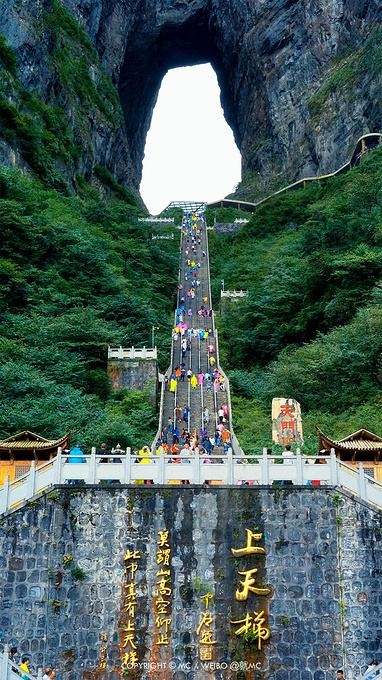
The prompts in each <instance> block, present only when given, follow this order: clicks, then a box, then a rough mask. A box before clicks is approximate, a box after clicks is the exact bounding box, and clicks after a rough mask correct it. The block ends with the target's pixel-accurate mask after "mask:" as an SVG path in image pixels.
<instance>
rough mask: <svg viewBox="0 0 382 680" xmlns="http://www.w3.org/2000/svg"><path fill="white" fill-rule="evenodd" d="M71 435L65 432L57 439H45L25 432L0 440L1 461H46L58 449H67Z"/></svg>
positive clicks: (27, 431)
mask: <svg viewBox="0 0 382 680" xmlns="http://www.w3.org/2000/svg"><path fill="white" fill-rule="evenodd" d="M70 437H71V433H70V432H67V433H66V434H65V435H63V436H62V437H60V438H59V439H46V438H45V437H41V436H40V435H38V434H35V433H34V432H30V431H29V430H25V431H24V432H19V433H17V434H15V435H12V436H11V437H8V438H7V439H2V440H0V454H1V458H2V460H4V459H10V458H15V457H17V458H19V459H21V458H22V457H24V458H26V459H27V458H29V457H33V458H36V457H37V458H42V459H48V458H49V456H50V455H52V454H55V453H57V449H58V448H62V449H65V448H68V446H69V443H70Z"/></svg>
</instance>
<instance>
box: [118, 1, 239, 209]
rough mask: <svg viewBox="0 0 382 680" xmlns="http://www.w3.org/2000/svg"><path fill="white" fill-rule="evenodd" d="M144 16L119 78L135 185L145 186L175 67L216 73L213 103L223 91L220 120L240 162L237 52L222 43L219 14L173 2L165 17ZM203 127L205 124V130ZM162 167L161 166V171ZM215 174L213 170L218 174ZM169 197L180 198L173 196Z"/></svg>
mask: <svg viewBox="0 0 382 680" xmlns="http://www.w3.org/2000/svg"><path fill="white" fill-rule="evenodd" d="M144 19H145V20H144V21H143V20H142V16H141V15H137V16H136V19H135V21H134V23H133V24H132V25H131V26H130V27H129V40H128V43H127V46H126V50H125V54H124V58H123V63H122V66H121V69H120V72H119V82H118V89H119V95H120V101H121V106H122V109H123V112H124V118H125V130H126V134H127V139H128V144H129V149H130V154H131V161H132V172H133V177H132V180H133V182H134V184H136V186H137V188H138V187H140V184H141V179H142V168H143V158H144V153H145V146H146V141H147V134H148V131H149V129H150V125H151V121H152V118H153V112H154V109H155V107H156V103H157V100H158V95H159V93H160V90H161V86H162V82H163V80H164V79H165V77H166V76H167V74H168V76H169V77H171V75H172V72H173V71H174V70H178V69H182V68H187V69H190V70H191V71H193V70H194V68H197V67H198V68H200V67H202V66H203V67H204V68H207V69H208V68H209V69H210V71H211V72H212V73H214V74H215V75H214V78H215V80H216V82H217V83H218V86H217V93H218V94H216V98H215V101H216V99H217V100H219V95H220V101H221V107H220V109H219V113H218V114H216V124H218V122H223V121H224V120H225V121H226V123H225V124H226V126H227V135H231V139H232V135H233V138H234V140H235V142H233V144H236V150H237V157H238V159H239V161H238V162H239V163H240V165H241V158H240V155H239V154H240V152H239V149H241V148H242V126H241V125H240V124H239V120H238V115H239V106H238V91H237V83H236V80H235V73H236V70H237V60H238V56H237V51H236V50H232V51H230V50H227V49H226V46H225V47H223V45H224V41H223V39H222V30H223V27H222V26H220V25H218V22H217V17H216V16H213V15H211V13H210V11H209V10H208V7H207V5H205V3H204V2H203V3H202V2H196V3H194V2H193V3H191V4H189V5H188V4H187V6H185V4H184V3H183V2H182V3H178V4H175V5H174V6H171V8H170V9H168V11H166V12H163V14H162V15H158V14H155V16H154V14H151V10H150V12H149V11H148V13H147V14H146V15H145V17H144ZM235 83H236V84H235ZM215 91H216V90H215ZM211 94H212V88H211ZM223 112H224V113H223ZM219 114H220V115H219ZM204 128H205V126H204V125H203V124H202V125H201V131H202V129H204ZM229 129H230V130H231V133H230V132H229ZM188 136H189V135H187V137H188ZM147 152H148V148H147V150H146V153H147ZM195 152H197V153H199V155H200V154H201V152H202V149H200V146H199V145H198V144H197V142H196V143H195ZM222 165H223V162H220V168H221V166H222ZM163 169H164V167H163V164H162V170H161V174H163ZM178 171H179V169H178ZM217 172H218V171H215V172H211V174H213V175H216V174H217ZM240 174H241V173H240V171H239V172H238V176H237V180H236V181H235V182H233V183H232V186H229V187H228V188H227V189H225V187H223V186H222V189H221V191H218V192H217V194H218V195H217V196H216V195H214V197H213V198H211V199H210V200H214V199H216V198H220V197H222V195H223V194H225V193H230V192H231V191H232V190H233V188H234V184H236V183H237V181H239V180H240ZM235 179H236V178H235ZM200 198H201V199H203V197H200ZM171 200H177V199H176V198H175V197H174V196H173V195H172V196H171ZM186 200H187V199H186ZM164 207H165V206H164Z"/></svg>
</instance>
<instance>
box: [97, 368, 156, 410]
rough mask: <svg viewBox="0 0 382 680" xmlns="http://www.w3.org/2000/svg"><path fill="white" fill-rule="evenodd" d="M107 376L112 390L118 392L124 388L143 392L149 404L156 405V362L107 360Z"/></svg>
mask: <svg viewBox="0 0 382 680" xmlns="http://www.w3.org/2000/svg"><path fill="white" fill-rule="evenodd" d="M107 374H108V376H109V378H110V381H111V388H112V390H120V389H123V388H124V387H128V388H129V389H131V390H145V392H146V394H147V397H148V399H149V400H150V401H151V403H153V404H155V403H156V398H157V386H158V369H157V362H156V360H150V359H140V358H136V359H108V362H107Z"/></svg>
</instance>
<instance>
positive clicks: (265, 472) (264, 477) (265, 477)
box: [259, 446, 272, 485]
mask: <svg viewBox="0 0 382 680" xmlns="http://www.w3.org/2000/svg"><path fill="white" fill-rule="evenodd" d="M271 462H272V461H270V460H269V456H268V453H267V449H266V447H265V446H264V448H263V455H262V457H261V459H260V461H259V463H260V468H261V479H260V484H267V485H268V484H269V472H270V470H269V465H270V463H271Z"/></svg>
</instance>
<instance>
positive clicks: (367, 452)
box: [317, 428, 382, 463]
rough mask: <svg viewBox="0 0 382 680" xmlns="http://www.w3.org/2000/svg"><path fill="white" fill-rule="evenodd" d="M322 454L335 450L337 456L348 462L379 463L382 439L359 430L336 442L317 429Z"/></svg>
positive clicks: (366, 431)
mask: <svg viewBox="0 0 382 680" xmlns="http://www.w3.org/2000/svg"><path fill="white" fill-rule="evenodd" d="M317 433H318V443H319V450H320V452H322V453H323V452H325V453H326V452H328V453H329V452H330V450H331V449H334V451H335V453H336V456H338V457H339V458H340V459H341V460H347V461H352V462H355V461H363V462H365V461H370V462H373V463H378V462H379V460H380V458H381V454H382V437H379V436H378V435H376V434H374V433H373V432H369V431H368V430H364V429H362V430H357V432H353V433H352V434H351V435H348V436H347V437H344V438H343V439H339V440H335V439H331V438H330V437H327V436H326V435H325V434H324V433H323V432H322V431H321V430H320V429H319V428H317Z"/></svg>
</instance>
